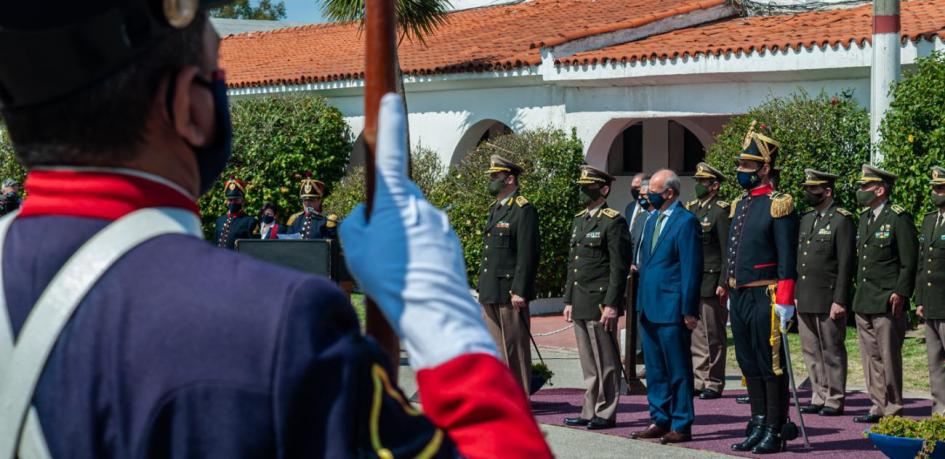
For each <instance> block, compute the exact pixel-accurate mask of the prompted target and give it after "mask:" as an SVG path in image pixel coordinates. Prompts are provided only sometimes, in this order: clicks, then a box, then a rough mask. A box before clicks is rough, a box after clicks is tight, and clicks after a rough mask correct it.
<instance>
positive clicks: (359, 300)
mask: <svg viewBox="0 0 945 459" xmlns="http://www.w3.org/2000/svg"><path fill="white" fill-rule="evenodd" d="M351 305H352V306H354V312H356V313H358V322H360V323H361V329H362V330H363V329H364V315H365V314H366V313H365V312H364V295H362V294H360V293H352V294H351Z"/></svg>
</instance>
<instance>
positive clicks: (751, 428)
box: [732, 378, 767, 451]
mask: <svg viewBox="0 0 945 459" xmlns="http://www.w3.org/2000/svg"><path fill="white" fill-rule="evenodd" d="M745 384H746V385H747V386H748V398H749V402H750V403H751V420H750V421H748V427H747V428H746V429H745V435H746V438H745V440H744V441H742V442H741V443H736V444H734V445H732V451H751V449H752V448H754V447H755V445H757V444H758V443H759V442H760V441H761V439H762V438H763V437H764V427H765V412H766V409H767V404H766V396H765V395H766V390H765V382H764V381H762V380H761V379H758V378H751V379H746V380H745Z"/></svg>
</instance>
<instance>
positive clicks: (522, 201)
mask: <svg viewBox="0 0 945 459" xmlns="http://www.w3.org/2000/svg"><path fill="white" fill-rule="evenodd" d="M515 204H518V206H519V207H525V204H528V200H527V199H525V197H524V196H516V197H515Z"/></svg>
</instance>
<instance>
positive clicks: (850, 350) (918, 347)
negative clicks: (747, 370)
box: [727, 327, 929, 392]
mask: <svg viewBox="0 0 945 459" xmlns="http://www.w3.org/2000/svg"><path fill="white" fill-rule="evenodd" d="M919 330H920V331H921V328H920V329H919ZM788 343H790V346H791V358H792V359H793V360H792V363H793V364H794V377H795V378H797V383H798V384H800V383H801V382H802V381H804V379H805V378H807V366H806V365H804V355H803V353H801V339H800V335H798V334H797V333H791V334H790V335H789V337H788ZM846 346H847V386H849V387H865V386H866V382H865V380H864V378H863V364H862V361H861V360H860V343H859V342H858V340H857V337H856V328H854V327H847V339H846ZM727 365H728V368H738V362H737V361H736V360H735V346H734V345H733V344H732V338H731V330H730V331H729V339H728V362H727ZM902 384H903V390H904V391H906V392H928V391H929V367H928V360H927V358H926V354H925V338H924V337H922V334H921V333H917V332H915V331H914V330H913V331H909V332H907V334H906V340H905V342H904V343H903V345H902Z"/></svg>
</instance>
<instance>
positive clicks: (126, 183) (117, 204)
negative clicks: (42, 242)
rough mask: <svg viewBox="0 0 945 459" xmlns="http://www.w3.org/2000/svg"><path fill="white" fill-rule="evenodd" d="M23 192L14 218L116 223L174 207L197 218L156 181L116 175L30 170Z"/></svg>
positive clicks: (187, 202)
mask: <svg viewBox="0 0 945 459" xmlns="http://www.w3.org/2000/svg"><path fill="white" fill-rule="evenodd" d="M24 188H25V189H26V193H27V199H26V200H24V201H23V208H22V210H21V211H20V214H19V216H18V217H37V216H48V215H57V216H70V217H86V218H97V219H101V220H117V219H119V218H121V217H123V216H125V215H127V214H129V213H131V212H134V211H136V210H139V209H145V208H149V207H175V208H179V209H184V210H188V211H190V212H193V213H194V214H197V215H200V211H199V210H198V208H197V203H196V202H194V200H193V198H190V197H188V196H186V195H185V194H183V193H181V192H180V191H178V190H175V189H174V188H172V187H170V186H168V185H165V184H163V183H160V182H158V181H155V180H151V179H148V178H145V177H141V176H138V175H132V174H130V173H123V172H120V171H104V170H94V171H92V170H82V169H48V170H47V169H39V170H33V171H31V172H30V173H29V175H27V176H26V183H25V184H24Z"/></svg>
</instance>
